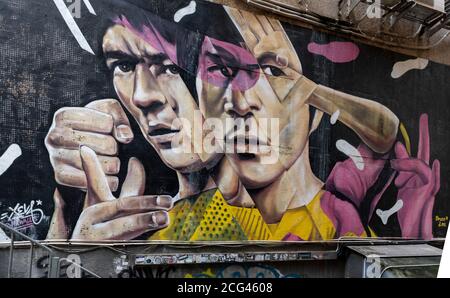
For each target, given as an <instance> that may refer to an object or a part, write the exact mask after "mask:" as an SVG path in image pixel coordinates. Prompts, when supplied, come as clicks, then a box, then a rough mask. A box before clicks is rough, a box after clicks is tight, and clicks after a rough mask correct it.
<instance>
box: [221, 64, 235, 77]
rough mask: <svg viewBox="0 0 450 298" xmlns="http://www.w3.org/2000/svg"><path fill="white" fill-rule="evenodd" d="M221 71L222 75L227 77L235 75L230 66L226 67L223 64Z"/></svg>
mask: <svg viewBox="0 0 450 298" xmlns="http://www.w3.org/2000/svg"><path fill="white" fill-rule="evenodd" d="M220 72H221V73H222V75H223V76H224V77H227V78H231V77H233V73H232V72H231V71H230V70H229V69H228V68H226V67H225V66H222V67H221V68H220Z"/></svg>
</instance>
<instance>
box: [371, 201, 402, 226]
mask: <svg viewBox="0 0 450 298" xmlns="http://www.w3.org/2000/svg"><path fill="white" fill-rule="evenodd" d="M402 208H403V200H398V201H397V202H396V203H395V205H394V206H392V208H391V209H389V210H386V211H383V210H381V209H377V211H376V213H377V215H378V216H379V217H380V218H381V222H382V223H383V224H384V225H386V224H387V222H388V220H389V217H391V216H392V215H393V214H395V213H397V212H398V211H399V210H400V209H402Z"/></svg>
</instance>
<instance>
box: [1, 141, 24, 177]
mask: <svg viewBox="0 0 450 298" xmlns="http://www.w3.org/2000/svg"><path fill="white" fill-rule="evenodd" d="M21 155H22V149H21V148H20V146H19V145H17V144H12V145H11V146H9V147H8V149H6V151H5V153H3V155H2V156H1V157H0V176H1V175H3V173H5V172H6V171H7V170H8V169H9V168H10V167H11V166H12V164H13V163H14V161H15V160H16V159H17V158H19V157H20V156H21Z"/></svg>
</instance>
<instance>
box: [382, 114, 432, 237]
mask: <svg viewBox="0 0 450 298" xmlns="http://www.w3.org/2000/svg"><path fill="white" fill-rule="evenodd" d="M395 155H396V158H397V159H395V160H392V161H391V166H392V168H394V169H395V170H396V171H398V176H397V178H396V179H395V186H396V187H397V188H398V199H399V200H402V201H403V208H402V209H400V211H399V212H398V220H399V222H400V227H401V230H402V237H408V238H421V239H431V238H433V226H432V217H433V206H434V200H435V196H436V194H437V193H438V191H439V188H440V163H439V160H435V161H434V162H433V165H432V167H431V168H430V165H429V164H430V135H429V130H428V116H427V115H426V114H423V115H422V116H421V117H420V132H419V146H418V151H417V158H414V157H410V156H409V154H408V152H407V150H406V148H405V146H403V144H401V143H397V144H396V145H395Z"/></svg>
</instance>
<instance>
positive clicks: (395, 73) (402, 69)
mask: <svg viewBox="0 0 450 298" xmlns="http://www.w3.org/2000/svg"><path fill="white" fill-rule="evenodd" d="M427 66H428V60H427V59H423V58H416V59H409V60H406V61H400V62H397V63H395V64H394V67H393V68H392V73H391V77H392V78H394V79H398V78H400V77H401V76H403V75H404V74H405V73H407V72H408V71H410V70H413V69H418V70H422V69H425V68H426V67H427Z"/></svg>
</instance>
